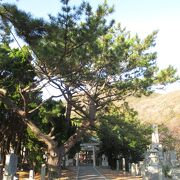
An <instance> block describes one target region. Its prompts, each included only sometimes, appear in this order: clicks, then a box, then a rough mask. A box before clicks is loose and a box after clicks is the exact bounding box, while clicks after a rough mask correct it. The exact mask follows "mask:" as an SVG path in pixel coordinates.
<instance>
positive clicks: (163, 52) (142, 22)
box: [2, 0, 180, 87]
mask: <svg viewBox="0 0 180 180" xmlns="http://www.w3.org/2000/svg"><path fill="white" fill-rule="evenodd" d="M2 2H9V3H15V4H17V6H18V7H19V8H20V9H24V10H25V11H29V12H31V13H32V14H33V15H34V16H38V17H46V18H47V17H48V16H47V15H48V14H49V13H50V14H53V15H55V14H57V12H58V10H59V9H60V3H59V0H2ZM71 2H72V3H74V4H76V5H78V4H79V3H80V2H81V0H71ZM89 2H90V4H91V5H92V6H93V7H94V8H95V7H96V6H97V4H99V3H102V2H103V0H89ZM107 2H108V4H109V5H114V6H115V12H114V13H113V14H112V16H111V17H112V18H113V19H115V20H116V21H117V22H120V23H121V24H122V26H123V27H126V28H127V30H129V31H131V32H132V33H137V34H138V35H139V36H140V37H145V36H146V35H148V34H149V33H151V32H152V31H153V30H159V33H158V36H157V40H156V47H155V51H157V53H158V58H157V62H158V65H159V67H160V68H165V67H167V66H168V65H169V64H171V65H173V66H174V67H175V68H177V69H178V74H179V76H180V45H179V43H180V0H107ZM179 87H180V86H179Z"/></svg>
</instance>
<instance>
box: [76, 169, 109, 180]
mask: <svg viewBox="0 0 180 180" xmlns="http://www.w3.org/2000/svg"><path fill="white" fill-rule="evenodd" d="M76 180H107V179H106V178H105V177H104V176H103V175H102V174H101V173H100V172H99V171H98V170H97V169H96V168H94V167H92V166H79V167H78V173H77V178H76Z"/></svg>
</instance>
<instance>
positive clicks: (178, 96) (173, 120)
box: [128, 91, 180, 153]
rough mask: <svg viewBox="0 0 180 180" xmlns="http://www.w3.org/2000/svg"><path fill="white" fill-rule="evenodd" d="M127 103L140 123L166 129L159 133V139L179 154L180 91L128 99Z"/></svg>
mask: <svg viewBox="0 0 180 180" xmlns="http://www.w3.org/2000/svg"><path fill="white" fill-rule="evenodd" d="M128 102H129V105H130V107H133V108H134V109H135V110H136V111H137V112H138V115H139V118H140V120H141V121H143V122H149V123H156V124H159V125H161V124H163V125H164V126H165V127H167V128H168V129H164V132H163V133H160V134H161V137H162V138H163V141H166V142H165V143H166V144H167V143H168V144H169V145H170V144H171V145H170V146H171V148H175V149H176V150H177V151H178V153H180V147H179V146H178V144H180V91H174V92H171V93H167V94H152V95H151V96H148V97H145V96H143V97H141V98H129V99H128ZM173 141H174V142H173Z"/></svg>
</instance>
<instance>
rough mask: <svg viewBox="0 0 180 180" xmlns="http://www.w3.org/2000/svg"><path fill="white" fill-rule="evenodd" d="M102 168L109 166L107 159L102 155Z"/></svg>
mask: <svg viewBox="0 0 180 180" xmlns="http://www.w3.org/2000/svg"><path fill="white" fill-rule="evenodd" d="M102 166H104V167H107V166H109V164H108V158H107V156H106V155H105V154H103V155H102Z"/></svg>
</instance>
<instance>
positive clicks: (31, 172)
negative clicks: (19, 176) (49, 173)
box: [29, 170, 34, 180]
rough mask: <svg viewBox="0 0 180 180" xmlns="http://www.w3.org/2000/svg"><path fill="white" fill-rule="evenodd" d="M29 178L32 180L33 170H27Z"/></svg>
mask: <svg viewBox="0 0 180 180" xmlns="http://www.w3.org/2000/svg"><path fill="white" fill-rule="evenodd" d="M29 180H34V171H33V170H30V171H29Z"/></svg>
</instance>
